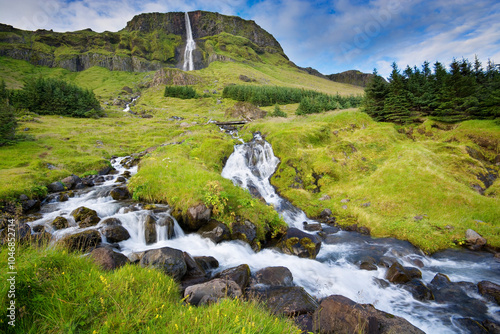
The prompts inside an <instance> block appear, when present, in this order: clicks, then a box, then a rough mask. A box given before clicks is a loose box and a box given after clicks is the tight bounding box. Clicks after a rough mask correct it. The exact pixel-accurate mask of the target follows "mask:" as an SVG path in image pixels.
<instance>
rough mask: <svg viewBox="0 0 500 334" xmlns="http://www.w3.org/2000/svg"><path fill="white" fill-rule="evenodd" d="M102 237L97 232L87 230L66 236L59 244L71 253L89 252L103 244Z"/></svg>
mask: <svg viewBox="0 0 500 334" xmlns="http://www.w3.org/2000/svg"><path fill="white" fill-rule="evenodd" d="M101 241H102V240H101V235H100V234H99V232H97V231H96V230H87V231H83V232H80V233H75V234H71V235H68V236H65V237H64V238H62V239H60V240H59V242H58V243H59V244H61V245H62V246H63V247H65V248H67V249H68V250H70V251H80V252H84V253H86V252H88V251H89V250H92V249H93V248H95V247H97V246H98V245H99V244H100V243H101Z"/></svg>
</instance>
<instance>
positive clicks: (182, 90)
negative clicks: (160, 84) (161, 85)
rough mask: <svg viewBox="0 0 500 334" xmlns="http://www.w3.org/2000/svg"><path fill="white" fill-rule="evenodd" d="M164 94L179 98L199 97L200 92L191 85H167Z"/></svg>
mask: <svg viewBox="0 0 500 334" xmlns="http://www.w3.org/2000/svg"><path fill="white" fill-rule="evenodd" d="M164 96H165V97H177V98H179V99H195V98H197V97H198V94H196V91H195V90H194V89H193V88H192V87H189V86H167V87H165V93H164Z"/></svg>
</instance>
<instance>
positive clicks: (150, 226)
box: [144, 215, 158, 245]
mask: <svg viewBox="0 0 500 334" xmlns="http://www.w3.org/2000/svg"><path fill="white" fill-rule="evenodd" d="M144 236H145V238H146V245H150V244H154V243H155V242H156V241H157V240H158V239H157V238H158V237H157V234H156V220H155V219H154V217H153V216H151V215H147V216H146V221H145V222H144Z"/></svg>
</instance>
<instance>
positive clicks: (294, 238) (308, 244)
mask: <svg viewBox="0 0 500 334" xmlns="http://www.w3.org/2000/svg"><path fill="white" fill-rule="evenodd" d="M277 246H278V248H279V249H281V250H282V251H283V253H285V254H288V255H297V256H298V257H302V258H310V259H315V258H316V255H318V253H319V250H320V248H321V240H320V238H319V237H317V236H316V235H314V234H308V233H306V232H303V231H301V230H299V229H297V228H294V227H291V228H289V229H288V231H287V232H286V235H284V236H283V237H282V238H281V240H280V241H279V242H278V245H277Z"/></svg>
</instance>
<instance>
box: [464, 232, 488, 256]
mask: <svg viewBox="0 0 500 334" xmlns="http://www.w3.org/2000/svg"><path fill="white" fill-rule="evenodd" d="M465 245H466V246H467V248H469V249H470V250H474V251H477V250H480V249H481V248H483V247H484V245H486V239H485V238H483V237H482V236H481V235H479V233H477V232H476V231H474V230H471V229H468V230H467V231H466V232H465Z"/></svg>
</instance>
